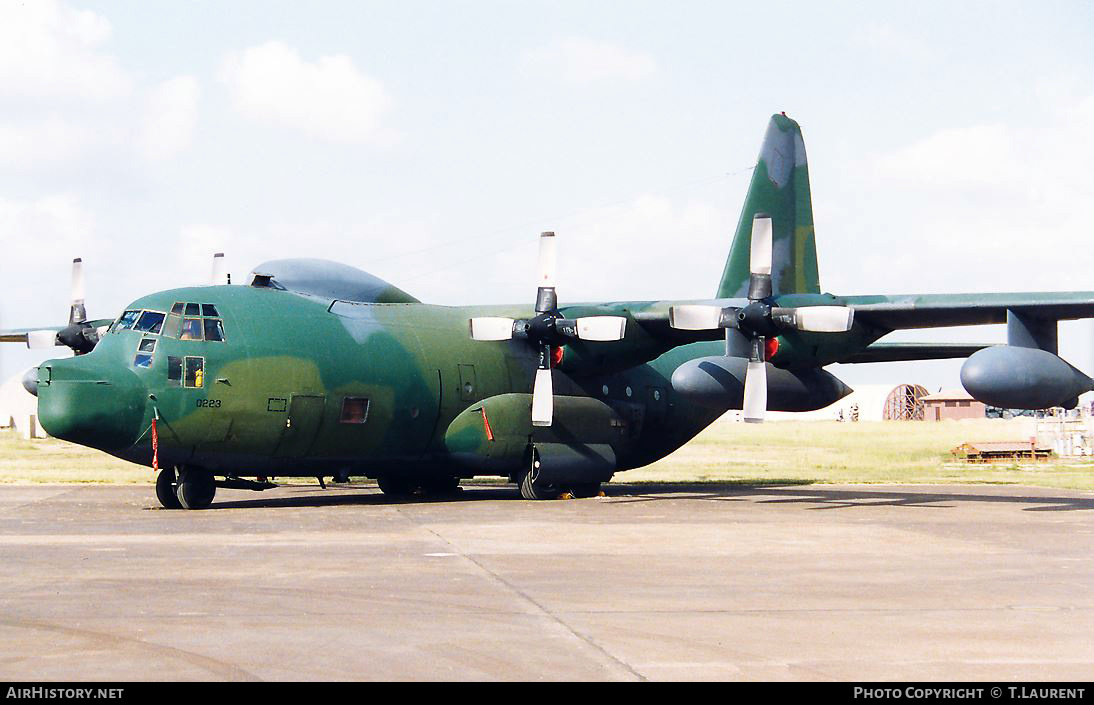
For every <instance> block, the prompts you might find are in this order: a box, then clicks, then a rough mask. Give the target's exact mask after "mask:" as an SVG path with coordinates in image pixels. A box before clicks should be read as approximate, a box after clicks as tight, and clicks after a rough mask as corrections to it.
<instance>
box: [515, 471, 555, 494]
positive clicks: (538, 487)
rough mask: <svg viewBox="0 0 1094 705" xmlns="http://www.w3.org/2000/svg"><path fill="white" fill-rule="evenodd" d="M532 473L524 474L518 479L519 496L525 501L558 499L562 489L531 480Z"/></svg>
mask: <svg viewBox="0 0 1094 705" xmlns="http://www.w3.org/2000/svg"><path fill="white" fill-rule="evenodd" d="M533 475H534V473H532V472H526V473H524V477H522V478H520V496H521V497H524V498H525V499H558V496H559V495H560V494H562V488H560V487H559V486H558V485H551V484H548V483H546V482H540V481H537V480H534V479H533V477H532V476H533Z"/></svg>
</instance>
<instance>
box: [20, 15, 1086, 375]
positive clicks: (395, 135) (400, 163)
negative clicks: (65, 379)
mask: <svg viewBox="0 0 1094 705" xmlns="http://www.w3.org/2000/svg"><path fill="white" fill-rule="evenodd" d="M1092 8H1094V6H1091V5H1090V4H1089V3H1084V2H1047V3H1036V4H1034V3H1017V2H1014V3H1008V2H962V3H943V2H937V3H935V2H918V3H893V4H885V3H876V2H862V3H849V2H842V3H841V2H836V3H824V4H819V3H818V4H806V3H784V2H764V3H755V2H751V3H733V2H674V3H668V2H634V1H633V0H632V1H628V2H603V1H601V2H500V1H499V2H440V1H437V2H384V3H367V2H317V3H307V4H305V3H299V2H285V3H272V2H232V3H223V2H188V3H150V2H149V3H134V2H98V3H95V2H89V3H82V2H70V3H65V2H53V1H48V0H42V1H41V2H26V3H23V2H16V1H13V0H0V233H2V237H3V240H2V242H3V245H2V247H3V251H2V256H0V281H2V282H3V296H2V297H0V327H16V326H30V325H39V324H41V325H45V324H55V323H58V322H61V321H62V319H63V318H64V316H65V313H66V310H67V288H68V285H67V279H68V268H69V262H70V261H71V258H72V257H73V256H82V257H83V258H84V259H85V261H86V262H87V269H88V272H87V277H88V299H89V309H90V312H91V314H92V315H95V316H113V315H115V314H116V313H117V312H118V311H120V310H121V308H122V307H123V306H124V305H125V304H126V303H127V302H128V301H129V300H132V299H134V298H136V297H137V296H139V295H141V294H143V293H147V292H149V291H153V290H159V289H164V288H170V287H174V286H179V285H187V284H192V283H199V282H203V281H205V280H206V278H207V277H208V269H209V264H208V260H209V257H210V255H211V253H212V252H214V251H217V250H223V251H225V252H226V253H227V255H228V263H229V270H230V271H231V272H233V274H234V275H235V276H236V278H237V280H239V279H241V278H242V277H243V275H245V274H246V273H247V272H248V271H249V270H250V268H251V267H253V266H254V265H255V264H257V263H259V262H261V261H264V260H266V259H273V258H277V257H285V256H321V257H327V258H331V259H337V260H341V261H345V262H347V263H349V264H353V265H355V266H358V267H361V268H363V269H366V270H368V271H371V272H373V273H375V274H377V275H379V276H382V277H384V278H386V279H388V280H390V281H392V282H393V283H395V284H397V285H399V286H401V287H402V288H404V289H406V290H408V291H410V292H411V293H414V294H415V295H417V296H419V297H420V298H422V299H423V300H425V301H431V302H437V303H478V302H502V301H504V302H511V301H521V300H528V301H531V299H532V297H533V295H534V291H533V276H534V275H533V268H534V255H535V246H536V244H535V239H536V235H537V233H538V232H539V231H540V230H546V229H554V230H556V231H557V232H558V233H559V235H560V238H562V239H561V243H560V244H561V253H560V268H561V271H560V279H561V282H560V295H561V297H562V299H563V301H576V300H596V299H647V298H662V299H664V298H693V297H702V296H709V295H711V294H712V292H713V290H714V287H715V284H716V282H717V278H718V275H719V274H720V271H721V267H722V263H723V262H724V259H725V255H726V252H727V250H728V246H729V240H730V233H731V231H732V229H733V227H734V225H735V223H736V219H737V214H738V210H739V207H740V203H741V201H742V199H743V197H744V192H745V188H746V185H747V180H748V177H749V174H748V168H749V167H750V166H751V165H752V164H753V162H754V160H755V156H756V153H757V150H758V148H759V142H760V139H761V137H762V135H763V130H764V127H765V124H766V121H767V118H768V116H769V115H770V114H771V113H773V112H777V111H781V110H785V111H786V112H787V113H788V114H790V115H791V116H792V117H794V118H796V119H797V120H798V121H799V122H800V123H801V124H802V127H803V131H804V134H805V140H806V146H807V149H808V152H809V158H810V169H811V175H812V181H813V196H814V211H815V213H814V215H815V221H816V227H817V238H818V246H819V249H820V266H821V277H822V285H823V286H824V288H826V289H827V290H830V291H832V292H833V293H847V294H850V293H906V292H914V291H923V292H957V291H991V290H1063V289H1083V290H1089V289H1091V288H1094V287H1092V286H1091V276H1090V266H1091V261H1092V260H1094V237H1092V236H1094V198H1091V195H1092V194H1094V172H1092V171H1091V170H1090V168H1089V167H1088V164H1090V162H1091V161H1092V160H1094V140H1091V138H1090V133H1091V128H1092V127H1094V81H1092V79H1094V71H1092V62H1094V52H1091V51H1090V50H1089V47H1090V44H1091V39H1092V36H1091V34H1092V32H1091V28H1092V27H1094V22H1092V20H1094V9H1092ZM914 337H916V338H921V339H922V338H924V337H928V338H933V339H940V340H959V339H965V340H968V339H973V340H979V339H983V340H1001V339H1002V332H1001V331H1000V330H999V329H981V330H979V331H963V330H962V331H952V332H951V331H931V332H930V333H929V334H917V335H916V336H914ZM912 338H913V336H912V335H911V334H908V335H905V339H912ZM11 347H12V346H8V348H7V349H5V350H4V351H3V352H2V353H0V363H2V367H0V374H3V375H4V376H7V375H10V374H13V373H14V372H16V371H17V369H19V368H23V367H26V366H29V365H31V364H34V363H35V362H37V360H38V359H40V358H41V355H39V354H37V353H34V352H30V351H19V350H12V349H11ZM1092 348H1094V328H1092V327H1091V324H1090V323H1089V322H1083V323H1074V324H1065V325H1064V326H1063V350H1064V353H1065V355H1066V356H1068V357H1069V358H1070V359H1072V361H1073V362H1075V363H1077V364H1079V365H1080V366H1084V367H1086V368H1087V371H1088V372H1090V371H1091V369H1090V368H1092V367H1094V351H1092ZM958 367H959V365H958V364H955V363H952V362H945V363H929V364H923V363H920V364H915V365H901V366H893V365H882V366H859V367H856V368H854V369H848V368H844V369H841V370H839V371H837V374H839V375H840V376H842V377H844V378H846V379H847V380H848V381H849V382H850V383H852V384H854V383H855V382H857V381H888V380H890V379H891V380H892V381H922V382H923V383H925V384H927V385H928V386H932V387H937V386H947V387H952V386H956V385H957V369H958Z"/></svg>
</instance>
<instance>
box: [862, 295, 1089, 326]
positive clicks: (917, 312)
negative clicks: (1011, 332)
mask: <svg viewBox="0 0 1094 705" xmlns="http://www.w3.org/2000/svg"><path fill="white" fill-rule="evenodd" d="M841 298H842V300H843V301H844V303H845V304H846V305H848V306H850V307H852V308H853V309H855V320H856V321H858V322H861V323H865V324H867V325H870V326H873V327H875V328H881V329H884V330H902V329H909V328H943V327H948V326H968V325H983V324H989V323H1006V322H1007V310H1008V309H1013V310H1015V311H1019V312H1022V313H1028V314H1030V315H1032V316H1034V317H1037V318H1046V319H1052V320H1073V319H1077V318H1094V291H1068V292H1058V293H1029V294H925V295H907V296H844V297H841Z"/></svg>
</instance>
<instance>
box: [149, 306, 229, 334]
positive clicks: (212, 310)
mask: <svg viewBox="0 0 1094 705" xmlns="http://www.w3.org/2000/svg"><path fill="white" fill-rule="evenodd" d="M163 334H164V335H166V336H170V337H175V336H177V337H178V339H179V340H205V341H210V342H218V343H220V342H224V321H223V320H221V318H220V312H219V311H217V307H216V306H214V305H213V304H199V303H187V302H185V301H179V302H177V303H176V304H175V305H174V306H172V307H171V315H169V316H168V317H167V325H166V327H165V328H164V331H163Z"/></svg>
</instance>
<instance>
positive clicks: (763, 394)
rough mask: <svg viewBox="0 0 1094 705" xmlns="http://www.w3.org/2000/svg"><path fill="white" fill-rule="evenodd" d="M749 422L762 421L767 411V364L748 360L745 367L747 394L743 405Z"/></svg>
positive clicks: (746, 420)
mask: <svg viewBox="0 0 1094 705" xmlns="http://www.w3.org/2000/svg"><path fill="white" fill-rule="evenodd" d="M741 408H742V410H743V411H744V420H745V422H747V423H760V422H762V421H763V420H764V413H765V412H766V411H767V365H766V364H765V363H764V362H763V361H759V362H753V361H752V360H749V361H748V367H747V368H746V369H745V395H744V403H743V404H742V405H741Z"/></svg>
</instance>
